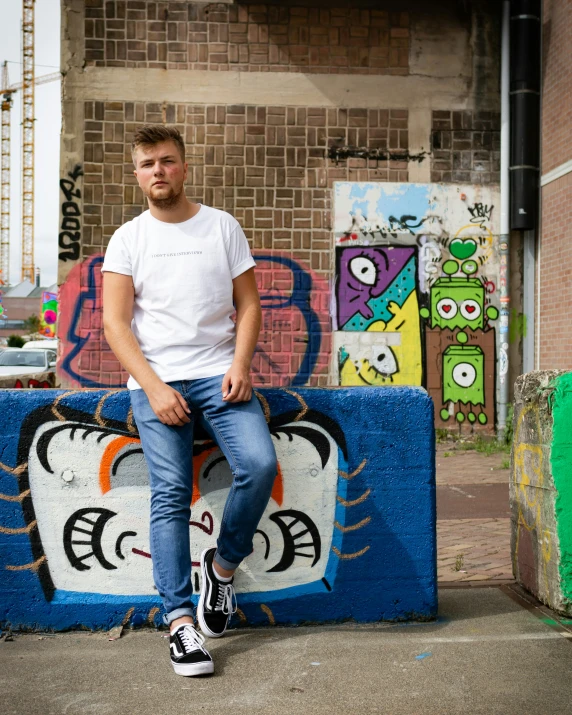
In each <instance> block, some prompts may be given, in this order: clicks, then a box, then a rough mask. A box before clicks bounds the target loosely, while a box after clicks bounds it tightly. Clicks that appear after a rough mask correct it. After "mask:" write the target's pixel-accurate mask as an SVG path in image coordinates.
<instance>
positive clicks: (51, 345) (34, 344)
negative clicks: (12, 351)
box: [22, 338, 58, 353]
mask: <svg viewBox="0 0 572 715" xmlns="http://www.w3.org/2000/svg"><path fill="white" fill-rule="evenodd" d="M22 349H23V350H53V351H54V352H55V353H57V352H58V340H57V338H54V339H52V338H47V339H46V340H28V342H27V343H25V344H24V345H23V346H22Z"/></svg>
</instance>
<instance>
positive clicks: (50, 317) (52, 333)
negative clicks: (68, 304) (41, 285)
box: [40, 291, 58, 338]
mask: <svg viewBox="0 0 572 715" xmlns="http://www.w3.org/2000/svg"><path fill="white" fill-rule="evenodd" d="M57 319H58V294H57V293H50V292H49V291H43V292H42V299H41V304H40V333H41V334H42V335H44V336H45V337H46V338H55V337H56V322H57Z"/></svg>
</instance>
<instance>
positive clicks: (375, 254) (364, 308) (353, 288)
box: [336, 246, 415, 327]
mask: <svg viewBox="0 0 572 715" xmlns="http://www.w3.org/2000/svg"><path fill="white" fill-rule="evenodd" d="M414 253H415V249H414V248H393V247H389V246H388V247H385V248H379V247H378V248H365V247H362V248H344V249H342V250H341V251H340V252H339V255H338V260H339V265H338V272H337V273H338V279H337V291H336V293H337V301H338V324H339V326H340V327H342V326H343V325H344V324H345V323H347V322H348V320H350V319H351V318H352V317H353V316H354V315H355V314H356V313H360V314H361V315H362V316H363V317H364V318H366V319H369V318H372V317H373V311H372V310H371V308H370V307H369V306H368V304H367V302H368V300H370V299H371V298H378V297H379V296H380V295H381V294H382V293H383V292H384V291H385V290H386V289H387V287H388V286H389V285H390V284H391V283H392V281H394V280H395V278H396V277H397V275H398V273H399V272H400V271H401V270H402V269H403V268H404V266H405V264H406V263H407V261H408V260H409V259H410V258H411V256H413V254H414Z"/></svg>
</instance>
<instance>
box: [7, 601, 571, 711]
mask: <svg viewBox="0 0 572 715" xmlns="http://www.w3.org/2000/svg"><path fill="white" fill-rule="evenodd" d="M439 601H440V605H439V613H440V616H439V620H438V621H437V622H435V623H410V624H403V625H396V624H389V623H385V624H383V623H379V624H369V625H356V624H352V623H341V624H338V625H333V626H316V627H303V628H273V629H271V628H260V629H256V630H254V629H241V630H237V631H234V632H230V633H229V634H228V635H227V637H225V638H222V639H217V640H209V641H208V647H209V649H210V650H211V652H212V654H213V658H214V661H215V675H214V676H213V677H210V678H200V679H199V678H182V677H180V676H177V675H175V674H174V673H173V670H172V667H171V665H170V663H169V656H168V641H167V640H166V639H165V638H163V634H162V633H160V632H156V631H153V630H147V629H141V630H135V631H127V632H126V633H125V635H124V636H123V637H122V638H121V639H120V640H117V641H112V642H111V641H109V640H108V636H107V635H106V634H104V633H93V634H89V633H87V632H75V633H74V632H72V633H64V634H57V635H53V636H51V637H50V636H42V635H39V634H31V635H24V636H19V635H16V636H15V637H14V641H13V642H8V643H6V642H5V641H0V688H1V690H2V706H1V707H0V711H1V712H2V715H64V714H65V715H90V714H92V713H102V714H104V715H135V714H137V715H167V714H168V715H188V713H195V712H197V713H201V715H219V714H220V715H222V714H223V713H225V714H226V713H245V714H246V713H261V714H262V715H293V714H294V713H300V712H301V713H308V714H310V713H311V715H338V713H339V714H340V715H353V713H363V714H364V715H369V713H387V714H389V715H463V714H464V713H467V714H469V713H470V714H471V715H497V714H498V715H522V714H523V713H526V715H568V714H569V713H570V694H569V687H568V680H569V677H570V671H571V670H572V642H571V640H570V637H571V636H572V633H570V632H569V631H568V630H567V626H566V625H565V624H563V623H561V622H560V623H558V622H557V621H555V620H554V618H553V616H552V615H551V614H550V613H548V614H547V613H546V609H544V611H542V610H541V609H538V608H527V606H526V604H524V605H523V604H522V603H519V602H518V601H515V600H513V597H511V592H510V591H509V590H507V591H503V590H501V589H499V588H476V587H475V588H470V589H467V588H465V589H458V588H455V589H449V588H447V589H442V590H441V592H440V594H439ZM535 612H537V613H538V615H534V614H535ZM539 616H540V617H539ZM546 616H548V617H546ZM562 634H564V635H562Z"/></svg>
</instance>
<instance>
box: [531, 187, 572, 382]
mask: <svg viewBox="0 0 572 715" xmlns="http://www.w3.org/2000/svg"><path fill="white" fill-rule="evenodd" d="M571 196H572V173H569V174H567V175H566V176H563V177H562V178H561V179H557V180H556V181H553V182H552V183H550V184H548V185H547V186H545V187H544V188H543V189H542V234H541V243H540V295H539V301H540V306H539V307H540V315H539V318H540V346H539V347H540V365H539V366H538V367H539V369H540V370H552V369H567V370H569V369H572V337H571V335H570V310H571V308H572V201H570V197H571Z"/></svg>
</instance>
